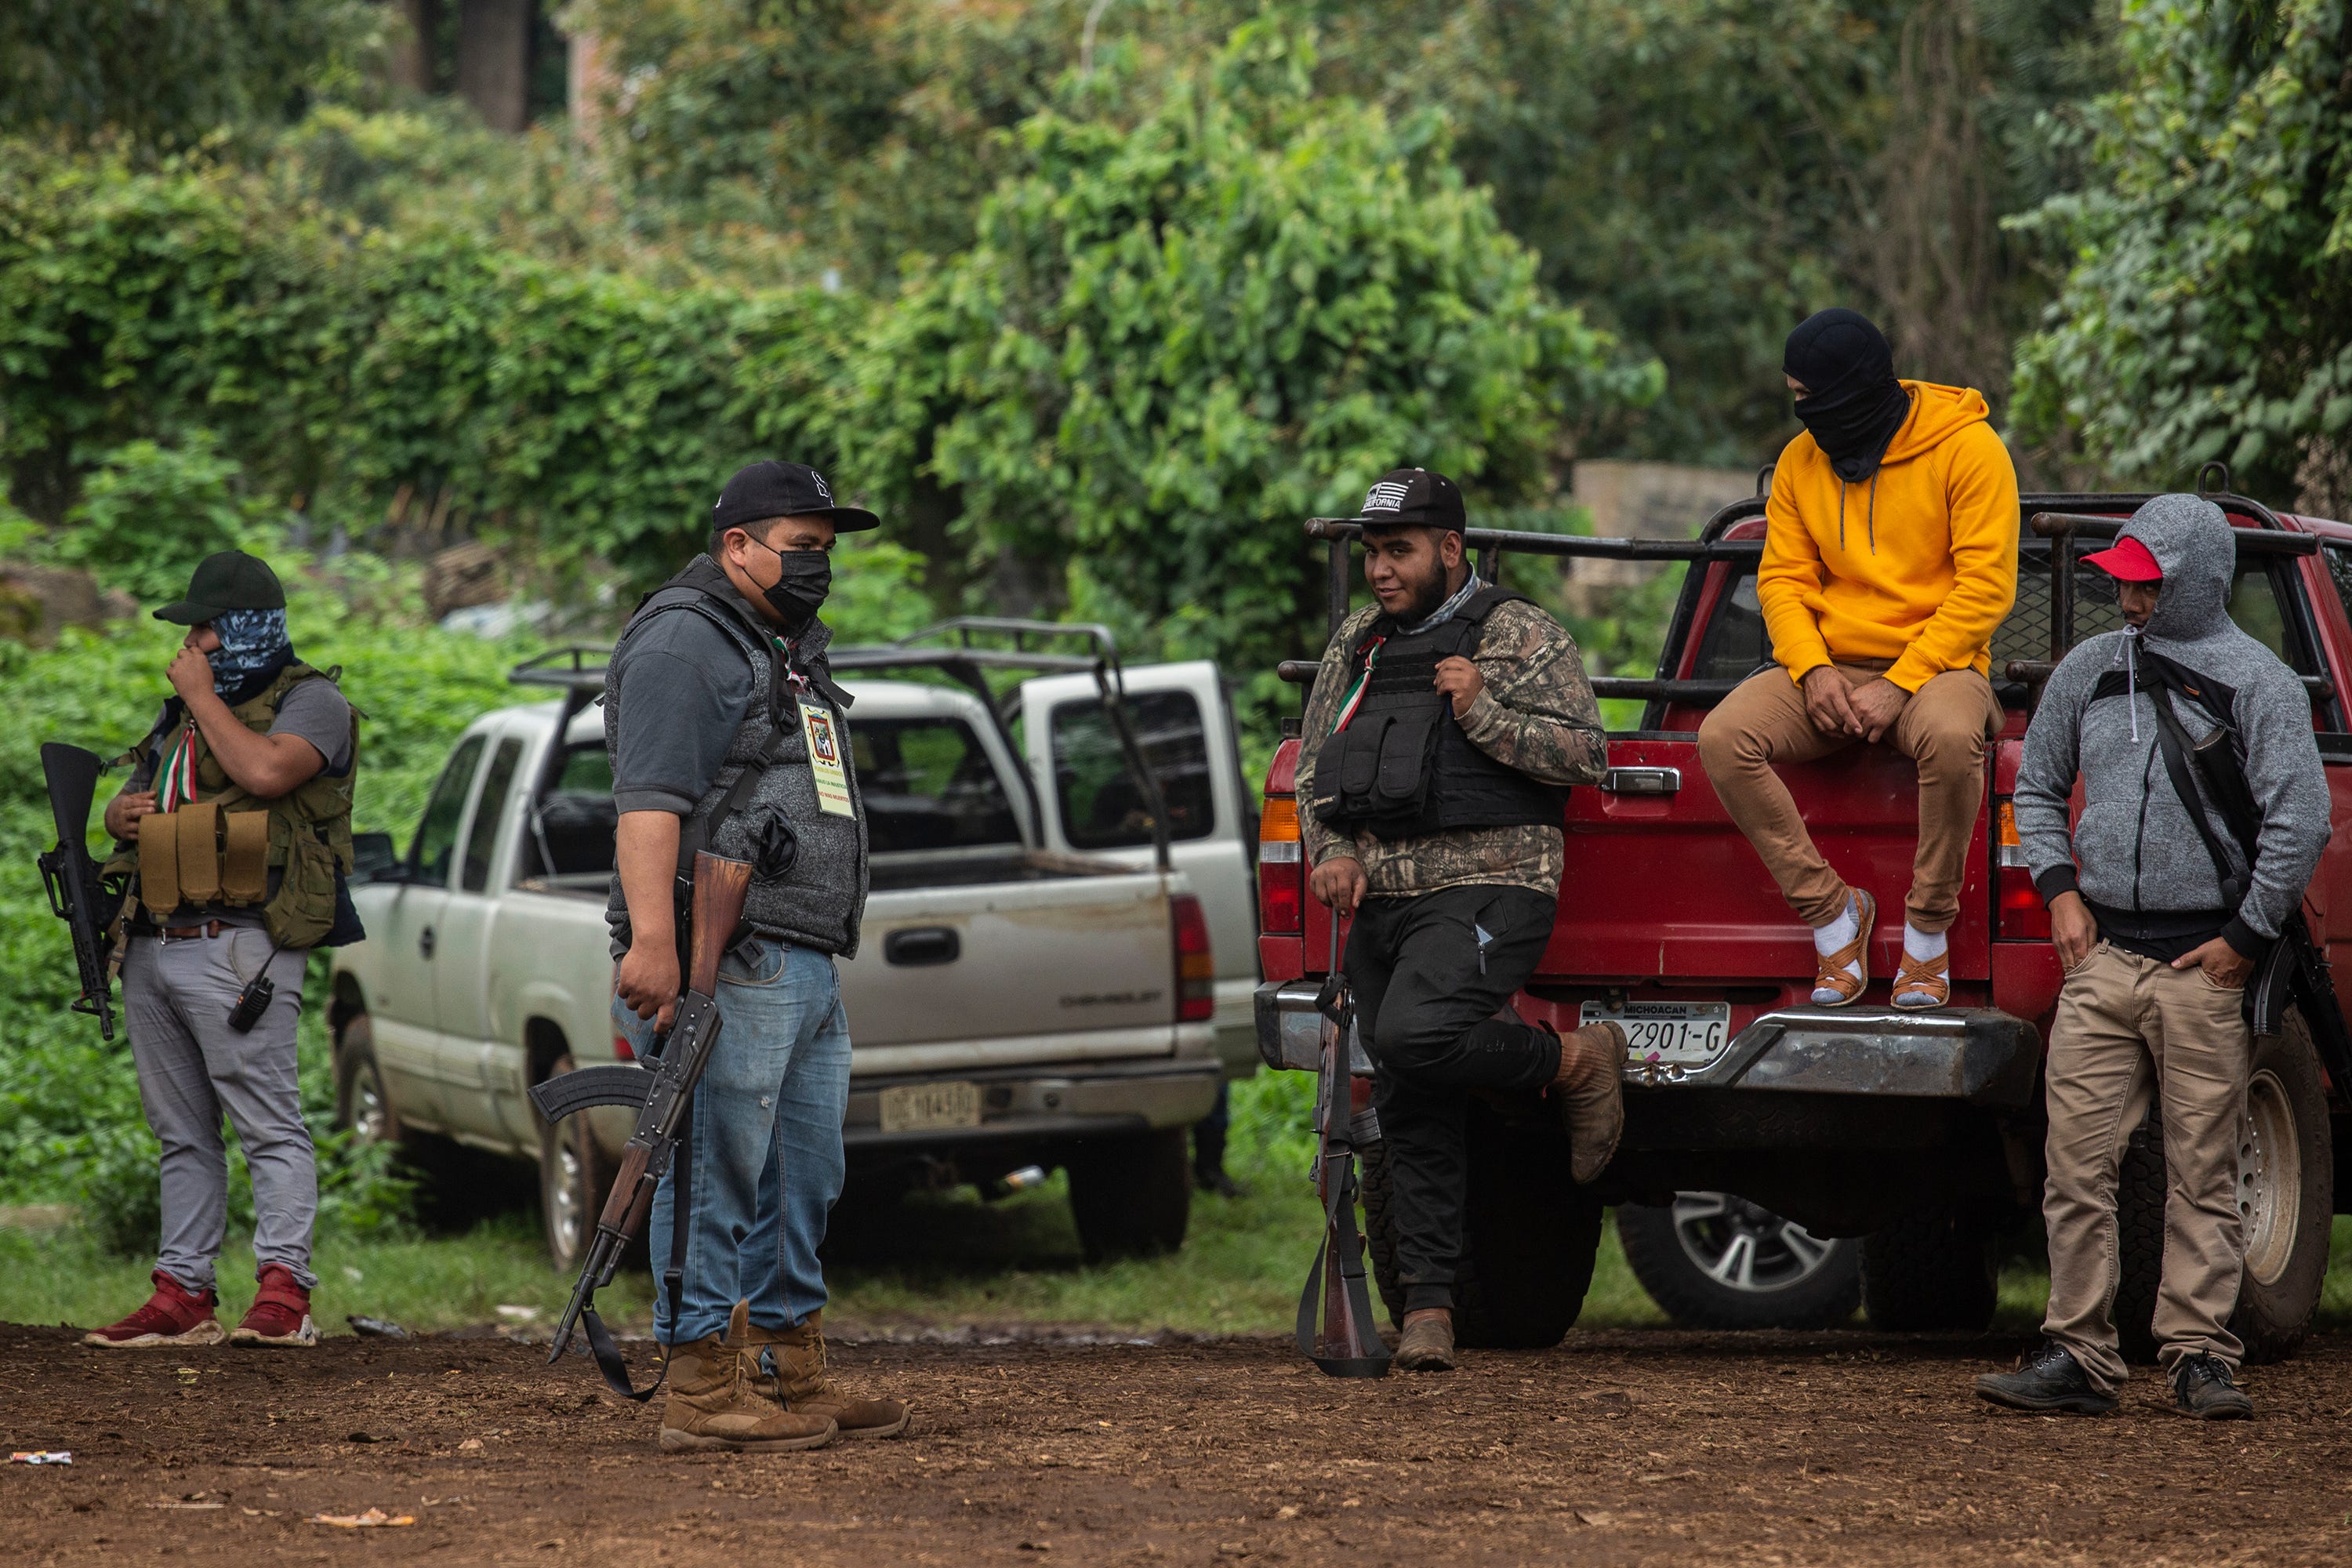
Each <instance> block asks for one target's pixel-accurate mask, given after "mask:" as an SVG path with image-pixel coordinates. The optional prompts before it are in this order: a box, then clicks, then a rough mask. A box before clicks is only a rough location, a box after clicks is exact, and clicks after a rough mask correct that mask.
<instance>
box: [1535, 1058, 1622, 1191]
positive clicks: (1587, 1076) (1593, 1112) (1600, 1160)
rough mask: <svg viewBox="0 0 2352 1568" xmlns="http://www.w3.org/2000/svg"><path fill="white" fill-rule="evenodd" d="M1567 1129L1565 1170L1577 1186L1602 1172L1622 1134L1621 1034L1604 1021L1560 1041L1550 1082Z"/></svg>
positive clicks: (1615, 1150) (1562, 1124)
mask: <svg viewBox="0 0 2352 1568" xmlns="http://www.w3.org/2000/svg"><path fill="white" fill-rule="evenodd" d="M1551 1092H1552V1098H1553V1099H1554V1100H1558V1101H1559V1122H1560V1125H1561V1126H1563V1127H1565V1128H1567V1129H1568V1156H1569V1170H1570V1173H1573V1174H1574V1175H1575V1177H1576V1179H1577V1181H1578V1182H1579V1183H1580V1184H1583V1183H1589V1182H1591V1180H1592V1179H1593V1178H1594V1177H1595V1176H1598V1175H1599V1174H1601V1171H1602V1169H1603V1168H1605V1167H1606V1166H1607V1165H1608V1163H1609V1162H1610V1159H1611V1158H1612V1156H1614V1155H1615V1154H1616V1152H1617V1140H1618V1139H1619V1138H1621V1137H1622V1136H1624V1132H1625V1031H1624V1029H1623V1028H1622V1027H1621V1026H1618V1025H1616V1024H1614V1023H1612V1022H1611V1021H1609V1020H1608V1019H1606V1018H1604V1019H1602V1020H1601V1022H1600V1023H1597V1024H1587V1025H1585V1026H1584V1027H1582V1028H1581V1029H1578V1030H1576V1031H1575V1032H1573V1033H1572V1034H1566V1035H1562V1036H1561V1037H1559V1071H1558V1072H1557V1073H1555V1074H1553V1076H1552V1080H1551Z"/></svg>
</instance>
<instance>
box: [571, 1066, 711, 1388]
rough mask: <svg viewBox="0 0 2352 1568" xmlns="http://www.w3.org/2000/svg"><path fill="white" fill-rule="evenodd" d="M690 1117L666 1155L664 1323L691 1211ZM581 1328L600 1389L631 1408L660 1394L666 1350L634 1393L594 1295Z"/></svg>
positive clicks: (672, 1306) (682, 1267)
mask: <svg viewBox="0 0 2352 1568" xmlns="http://www.w3.org/2000/svg"><path fill="white" fill-rule="evenodd" d="M693 1139H694V1116H693V1112H692V1111H690V1110H689V1111H688V1113H687V1116H686V1119H685V1120H684V1121H680V1122H679V1123H678V1124H677V1145H676V1147H675V1148H674V1149H673V1150H672V1151H671V1153H670V1166H669V1174H670V1210H669V1215H670V1221H669V1267H668V1268H665V1269H663V1270H662V1284H663V1286H664V1287H665V1288H666V1289H667V1291H668V1293H669V1311H670V1321H672V1322H676V1321H677V1313H678V1309H679V1306H680V1301H679V1298H678V1287H679V1286H680V1285H681V1284H682V1283H684V1281H685V1279H686V1227H687V1222H688V1218H689V1216H690V1215H691V1212H692V1209H693V1206H694V1144H693ZM580 1322H581V1326H582V1327H583V1329H585V1330H586V1331H587V1333H588V1353H589V1354H590V1355H591V1356H593V1358H595V1362H596V1370H597V1371H598V1372H600V1373H603V1374H604V1386H605V1387H607V1388H609V1389H611V1390H612V1391H613V1392H614V1393H615V1394H619V1395H620V1396H621V1397H622V1398H624V1399H625V1400H628V1401H629V1402H631V1403H632V1404H635V1405H643V1404H644V1403H645V1402H646V1400H648V1399H651V1398H652V1397H653V1396H654V1395H655V1394H659V1393H660V1392H661V1386H662V1384H664V1383H666V1382H667V1381H668V1379H669V1347H668V1346H667V1345H665V1346H663V1347H662V1359H661V1371H660V1373H657V1374H656V1376H655V1378H654V1380H653V1382H652V1383H651V1384H647V1385H646V1387H644V1388H638V1387H636V1386H635V1385H634V1384H631V1383H630V1382H629V1363H628V1362H627V1361H626V1360H625V1359H624V1358H623V1356H622V1354H621V1347H620V1346H619V1345H617V1344H615V1343H614V1341H613V1333H612V1331H611V1330H609V1329H607V1328H606V1327H604V1319H603V1318H602V1317H600V1316H598V1315H597V1312H596V1296H595V1292H594V1291H593V1290H591V1291H590V1292H589V1296H588V1300H586V1301H584V1302H583V1303H582V1304H581V1307H580Z"/></svg>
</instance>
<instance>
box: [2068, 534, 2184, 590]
mask: <svg viewBox="0 0 2352 1568" xmlns="http://www.w3.org/2000/svg"><path fill="white" fill-rule="evenodd" d="M2083 564H2084V565H2085V566H2095V567H2097V568H2098V569H2099V570H2100V571H2102V572H2105V574H2107V575H2108V576H2110V577H2115V578H2118V579H2120V580H2121V581H2123V582H2126V583H2161V582H2163V581H2164V568H2163V567H2161V566H2158V564H2157V563H2156V557H2155V556H2153V555H2151V554H2149V553H2148V552H2147V545H2145V544H2142V543H2141V542H2139V541H2138V540H2137V539H2118V540H2116V542H2115V547H2114V548H2113V549H2110V550H2102V551H2098V552H2095V553H2094V554H2090V555H2085V556H2084V557H2083Z"/></svg>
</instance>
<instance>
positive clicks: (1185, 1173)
mask: <svg viewBox="0 0 2352 1568" xmlns="http://www.w3.org/2000/svg"><path fill="white" fill-rule="evenodd" d="M1191 1133H1192V1129H1190V1128H1188V1127H1162V1128H1160V1130H1159V1131H1154V1132H1146V1133H1143V1134H1140V1135H1139V1136H1137V1137H1131V1138H1089V1139H1087V1140H1086V1141H1085V1142H1081V1143H1075V1144H1073V1145H1071V1147H1070V1152H1069V1153H1068V1155H1067V1156H1066V1157H1065V1159H1064V1160H1063V1162H1062V1168H1063V1169H1064V1170H1065V1171H1066V1172H1067V1173H1069V1178H1070V1217H1071V1218H1072V1219H1074V1220H1076V1222H1077V1227H1078V1245H1079V1246H1080V1247H1083V1248H1085V1249H1086V1255H1087V1261H1088V1262H1090V1263H1100V1262H1103V1261H1105V1260H1107V1259H1109V1258H1149V1257H1151V1256H1152V1255H1154V1254H1156V1253H1162V1252H1174V1251H1175V1250H1177V1249H1178V1248H1179V1247H1182V1246H1183V1245H1184V1229H1185V1226H1187V1225H1188V1224H1190V1223H1191V1220H1192V1163H1191V1161H1190V1158H1189V1152H1188V1148H1187V1145H1188V1142H1189V1141H1190V1138H1191Z"/></svg>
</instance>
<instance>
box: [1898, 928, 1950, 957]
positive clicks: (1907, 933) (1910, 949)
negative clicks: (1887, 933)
mask: <svg viewBox="0 0 2352 1568" xmlns="http://www.w3.org/2000/svg"><path fill="white" fill-rule="evenodd" d="M1950 945H1951V943H1949V942H1946V941H1945V940H1944V933H1943V932H1942V931H1921V930H1920V929H1919V928H1918V927H1917V926H1915V925H1913V924H1912V923H1911V922H1910V921H1904V922H1903V956H1904V957H1906V958H1907V959H1909V960H1910V961H1911V962H1912V963H1927V960H1929V959H1931V958H1941V957H1943V956H1944V950H1945V949H1946V948H1948V947H1949V946H1950Z"/></svg>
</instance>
